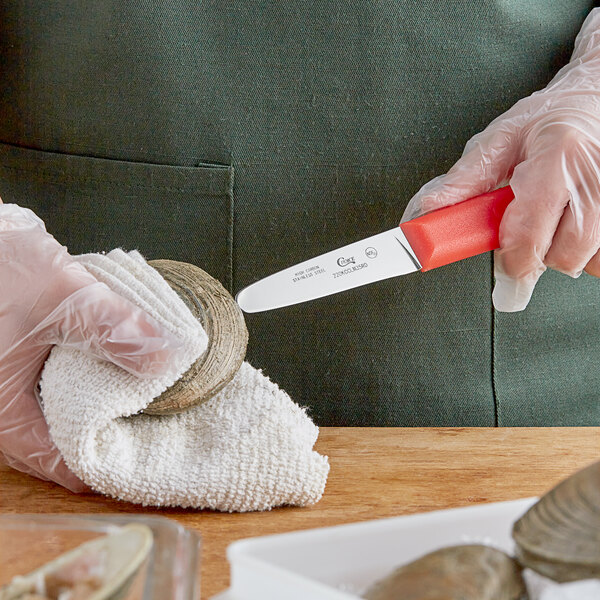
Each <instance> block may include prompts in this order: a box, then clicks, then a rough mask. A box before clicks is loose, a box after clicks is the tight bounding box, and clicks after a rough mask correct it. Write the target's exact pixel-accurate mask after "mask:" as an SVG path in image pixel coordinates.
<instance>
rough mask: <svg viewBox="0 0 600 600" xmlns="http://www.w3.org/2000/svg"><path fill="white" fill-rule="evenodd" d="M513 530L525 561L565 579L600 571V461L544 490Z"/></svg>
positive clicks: (552, 576)
mask: <svg viewBox="0 0 600 600" xmlns="http://www.w3.org/2000/svg"><path fill="white" fill-rule="evenodd" d="M512 533H513V538H514V540H515V542H516V556H517V559H518V560H519V562H520V563H521V564H522V565H524V566H527V567H530V568H531V569H533V570H535V571H537V572H538V573H541V574H542V575H545V576H546V577H549V578H550V579H554V580H555V581H559V582H565V581H575V580H578V579H588V578H594V577H600V462H596V463H594V464H592V465H590V466H588V467H586V468H585V469H582V470H581V471H578V472H577V473H575V474H574V475H572V476H571V477H569V478H567V479H565V480H564V481H562V482H561V483H559V484H558V485H557V486H556V487H555V488H553V489H552V490H550V491H549V492H548V493H547V494H545V495H544V496H542V498H540V500H539V501H538V502H536V504H534V505H533V506H532V507H531V508H530V509H529V510H528V511H527V512H526V513H525V514H524V515H523V516H522V517H521V518H520V519H519V520H518V521H517V522H516V523H515V524H514V526H513V532H512Z"/></svg>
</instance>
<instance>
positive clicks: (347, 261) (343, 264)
mask: <svg viewBox="0 0 600 600" xmlns="http://www.w3.org/2000/svg"><path fill="white" fill-rule="evenodd" d="M337 264H338V265H339V266H340V267H347V266H348V265H354V264H356V261H355V260H354V256H350V257H349V258H344V257H343V256H342V257H340V258H338V259H337Z"/></svg>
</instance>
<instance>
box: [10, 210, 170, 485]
mask: <svg viewBox="0 0 600 600" xmlns="http://www.w3.org/2000/svg"><path fill="white" fill-rule="evenodd" d="M54 344H61V345H65V346H69V347H73V348H77V349H80V350H83V351H85V352H87V353H89V354H91V355H94V356H96V357H98V358H101V359H103V360H108V361H111V362H113V363H115V364H117V365H119V366H120V367H122V368H124V369H126V370H127V371H129V372H131V373H134V374H136V375H139V376H142V377H153V376H157V375H161V374H164V373H167V372H169V370H170V369H171V368H173V369H174V367H171V365H173V364H175V363H176V362H177V356H178V352H179V349H180V348H181V343H180V342H179V341H178V340H177V339H176V338H174V337H173V335H172V334H171V333H169V332H166V331H164V330H163V329H162V327H161V326H160V325H159V324H158V323H157V322H156V321H155V320H154V319H152V318H151V317H150V316H149V315H147V314H146V313H145V312H143V311H142V310H140V309H139V308H137V307H135V306H134V305H133V304H131V303H130V302H129V301H127V300H125V299H123V298H121V297H120V296H118V295H117V294H115V293H114V292H112V291H111V290H109V289H108V287H107V286H105V285H104V284H102V283H99V282H98V281H96V279H95V278H94V277H93V276H92V275H91V274H90V273H89V272H88V271H87V270H86V269H85V268H84V267H83V266H81V265H80V264H78V263H77V262H75V261H74V260H73V259H72V257H71V256H69V254H68V253H67V249H66V248H64V247H63V246H61V245H60V244H59V243H58V242H57V241H56V240H55V239H54V238H53V237H52V236H51V235H49V234H48V233H46V229H45V227H44V223H43V222H42V221H41V220H40V219H39V218H38V217H36V216H35V214H34V213H33V212H31V211H30V210H27V209H24V208H20V207H19V206H17V205H15V204H2V201H1V200H0V453H1V454H2V455H3V456H4V459H5V461H6V463H7V464H9V465H10V466H12V467H14V468H16V469H18V470H21V471H24V472H26V473H29V474H31V475H35V476H37V477H40V478H42V479H49V480H52V481H55V482H57V483H60V484H61V485H63V486H65V487H67V488H69V489H70V490H72V491H81V490H84V489H86V488H85V485H84V484H83V483H82V482H81V481H80V480H79V479H78V478H77V477H75V475H73V474H72V473H71V472H70V471H69V470H68V468H67V467H66V465H65V464H64V462H63V460H62V458H61V456H60V454H59V452H58V450H57V449H56V447H55V446H54V444H53V443H52V440H51V438H50V435H49V432H48V427H47V425H46V422H45V420H44V416H43V414H42V411H41V409H40V406H39V403H38V400H37V395H36V390H37V382H38V379H39V376H40V372H41V370H42V367H43V365H44V362H45V360H46V357H47V356H48V353H49V352H50V349H51V347H52V345H54Z"/></svg>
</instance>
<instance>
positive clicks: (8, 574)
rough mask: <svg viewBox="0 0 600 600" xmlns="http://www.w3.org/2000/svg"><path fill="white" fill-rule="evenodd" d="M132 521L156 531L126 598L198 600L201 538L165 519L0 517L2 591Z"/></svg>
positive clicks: (71, 516) (54, 515)
mask: <svg viewBox="0 0 600 600" xmlns="http://www.w3.org/2000/svg"><path fill="white" fill-rule="evenodd" d="M128 523H140V524H143V525H146V526H147V527H149V528H150V529H151V531H152V536H153V546H152V549H151V551H150V553H149V555H148V557H147V559H146V561H145V562H144V564H143V565H142V566H141V567H140V568H139V569H138V571H137V572H136V574H135V577H134V578H133V581H132V584H131V586H130V587H129V588H128V590H127V594H126V595H125V596H124V597H123V600H200V560H201V557H200V537H199V536H198V535H197V534H196V533H194V532H193V531H190V530H189V529H186V528H185V527H183V526H181V525H179V523H177V522H176V521H172V520H170V519H166V518H164V517H154V516H143V515H129V514H118V515H116V514H110V515H76V516H75V515H68V514H51V515H27V514H20V515H0V587H1V586H3V585H5V584H7V583H9V582H10V581H11V580H12V579H13V577H15V576H18V575H25V574H27V573H29V572H31V571H33V570H34V569H37V568H38V567H40V566H41V565H43V564H45V563H47V562H48V561H50V560H53V559H55V558H56V557H58V556H59V555H61V554H63V553H64V552H67V551H69V550H72V549H73V548H75V547H77V546H79V545H80V544H83V543H84V542H87V541H89V540H91V539H94V538H96V537H100V536H102V535H106V534H108V533H110V532H111V531H114V530H115V528H116V527H119V526H123V525H126V524H128Z"/></svg>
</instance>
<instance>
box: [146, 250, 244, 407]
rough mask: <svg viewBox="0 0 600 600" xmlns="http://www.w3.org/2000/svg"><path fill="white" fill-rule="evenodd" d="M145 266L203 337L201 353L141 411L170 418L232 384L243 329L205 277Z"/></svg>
mask: <svg viewBox="0 0 600 600" xmlns="http://www.w3.org/2000/svg"><path fill="white" fill-rule="evenodd" d="M149 264H150V265H151V266H152V267H154V269H156V270H157V271H158V272H159V273H160V274H161V275H162V276H163V278H164V279H165V280H166V281H167V283H168V284H169V285H170V286H171V288H172V289H173V290H174V291H175V292H176V293H177V294H178V295H179V297H180V298H181V299H182V300H183V301H184V303H185V304H186V305H187V307H188V308H189V309H190V310H191V312H192V314H193V315H194V316H195V317H196V318H197V319H198V320H199V321H200V323H201V324H202V326H203V327H204V330H205V331H206V334H207V336H208V348H207V349H206V351H205V352H204V354H202V356H201V357H200V358H199V359H198V360H197V361H196V362H195V363H194V364H193V365H192V366H191V367H190V368H189V369H188V371H186V372H185V373H184V374H183V375H182V377H181V378H180V379H179V380H178V381H176V382H175V383H174V384H173V385H172V386H171V387H170V388H169V389H167V390H165V391H164V392H163V393H162V394H161V395H160V396H159V397H158V398H155V399H154V400H153V401H152V402H151V403H150V404H149V405H148V406H147V407H146V408H145V410H144V412H145V413H147V414H152V415H165V414H173V413H178V412H181V411H183V410H185V409H186V408H189V407H191V406H195V405H197V404H200V403H202V402H205V401H206V400H208V399H209V398H212V397H213V396H214V395H215V394H216V393H217V392H218V391H220V390H221V389H222V388H223V387H225V385H227V384H228V383H229V382H230V381H231V380H232V379H233V376H234V375H235V374H236V373H237V371H238V370H239V368H240V366H241V364H242V362H243V360H244V357H245V355H246V346H247V343H248V330H247V329H246V324H245V321H244V316H243V314H242V311H241V309H240V308H239V306H238V305H237V303H236V301H235V300H234V299H233V297H232V296H231V295H230V294H229V292H228V291H227V290H226V289H225V288H224V287H223V286H222V285H221V284H220V283H219V282H218V281H217V280H216V279H214V278H213V277H211V276H210V275H209V274H208V273H206V272H205V271H203V270H202V269H200V268H199V267H196V266H195V265H190V264H188V263H184V262H178V261H174V260H152V261H150V262H149Z"/></svg>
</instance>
